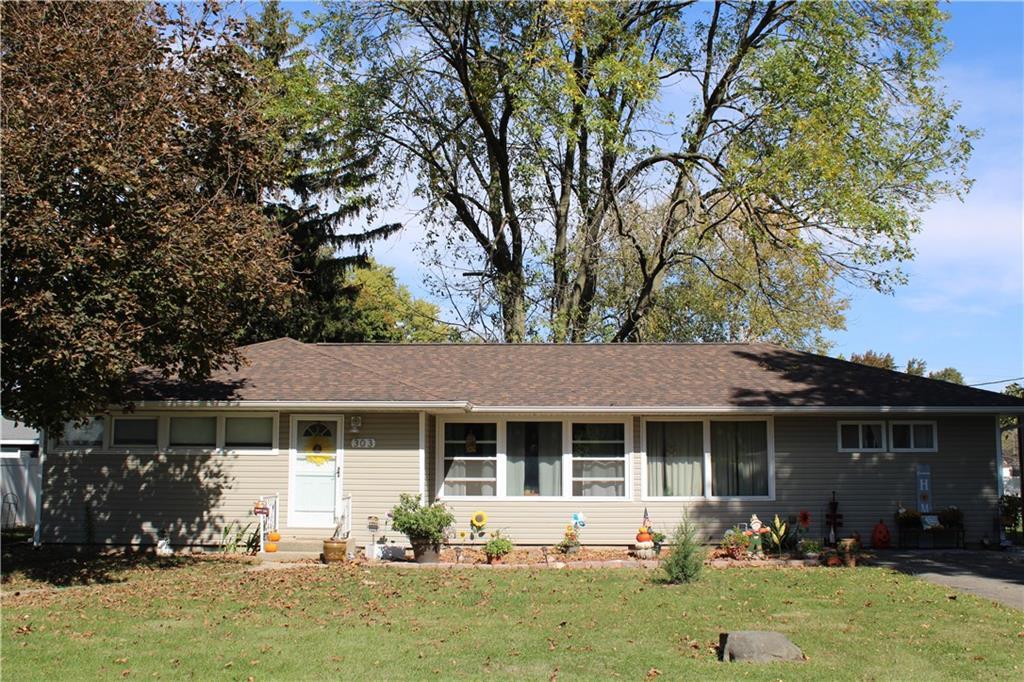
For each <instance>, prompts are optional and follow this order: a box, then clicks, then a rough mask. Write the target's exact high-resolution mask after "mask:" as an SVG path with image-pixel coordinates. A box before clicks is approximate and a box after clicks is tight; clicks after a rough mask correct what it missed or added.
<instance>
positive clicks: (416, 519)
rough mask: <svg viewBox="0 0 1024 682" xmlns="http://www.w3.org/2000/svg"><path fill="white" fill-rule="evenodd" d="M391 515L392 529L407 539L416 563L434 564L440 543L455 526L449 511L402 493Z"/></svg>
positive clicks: (437, 503) (439, 549)
mask: <svg viewBox="0 0 1024 682" xmlns="http://www.w3.org/2000/svg"><path fill="white" fill-rule="evenodd" d="M391 515H392V520H391V527H392V528H393V529H394V530H396V531H397V532H399V533H404V534H405V535H406V537H408V538H409V543H410V544H411V545H412V552H413V555H414V556H415V557H416V561H417V562H418V563H421V564H433V563H437V561H438V558H439V555H440V552H441V543H442V542H444V539H445V535H446V533H447V531H448V528H449V527H450V526H451V525H452V524H453V523H455V516H454V515H453V514H452V512H451V510H449V509H448V507H447V506H446V505H444V504H442V503H441V502H435V503H433V504H430V505H424V504H421V503H420V496H419V495H410V494H409V493H402V494H401V495H400V496H399V498H398V504H396V505H395V506H394V508H393V509H392V510H391Z"/></svg>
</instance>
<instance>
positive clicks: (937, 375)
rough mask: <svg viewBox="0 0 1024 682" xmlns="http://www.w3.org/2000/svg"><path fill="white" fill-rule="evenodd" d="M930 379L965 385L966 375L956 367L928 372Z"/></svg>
mask: <svg viewBox="0 0 1024 682" xmlns="http://www.w3.org/2000/svg"><path fill="white" fill-rule="evenodd" d="M928 378H929V379H941V380H942V381H949V382H952V383H954V384H962V383H964V375H963V374H961V373H960V370H958V369H957V368H956V367H945V368H943V369H940V370H938V371H935V372H928Z"/></svg>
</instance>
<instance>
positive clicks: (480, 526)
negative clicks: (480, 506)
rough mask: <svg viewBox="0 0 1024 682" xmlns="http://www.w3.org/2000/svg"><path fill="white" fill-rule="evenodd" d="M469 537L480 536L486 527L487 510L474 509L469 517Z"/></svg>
mask: <svg viewBox="0 0 1024 682" xmlns="http://www.w3.org/2000/svg"><path fill="white" fill-rule="evenodd" d="M469 527H470V538H473V537H477V538H482V537H483V536H484V528H486V527H487V512H482V511H475V512H473V516H472V517H471V518H470V519H469Z"/></svg>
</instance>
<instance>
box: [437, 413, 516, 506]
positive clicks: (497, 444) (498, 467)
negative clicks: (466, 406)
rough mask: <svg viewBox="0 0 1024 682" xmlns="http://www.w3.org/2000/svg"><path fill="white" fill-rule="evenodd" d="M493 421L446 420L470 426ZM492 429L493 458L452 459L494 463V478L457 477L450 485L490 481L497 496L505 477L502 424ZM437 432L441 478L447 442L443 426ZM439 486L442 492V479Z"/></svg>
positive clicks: (478, 497)
mask: <svg viewBox="0 0 1024 682" xmlns="http://www.w3.org/2000/svg"><path fill="white" fill-rule="evenodd" d="M495 421H496V420H494V419H473V420H471V421H465V420H455V419H451V420H448V423H451V424H471V423H472V424H493V423H495ZM494 428H495V435H494V456H493V457H491V456H489V455H464V456H462V457H454V458H453V459H460V460H464V461H470V462H491V461H493V462H494V477H493V478H490V477H486V476H476V477H473V476H468V477H467V476H462V477H459V478H453V479H451V480H452V483H488V482H490V481H494V492H495V494H497V492H498V491H499V490H502V489H503V488H501V487H500V486H503V485H504V484H505V476H504V467H505V457H504V452H505V434H504V429H503V427H502V424H496V425H495V427H494ZM439 432H440V433H439V435H440V438H441V446H440V450H441V472H442V476H443V474H444V460H445V456H444V449H445V447H444V446H445V445H446V444H447V442H448V441H446V440H445V437H444V427H443V426H442V427H440V428H439ZM477 442H481V443H490V442H491V441H487V440H485V441H477ZM440 485H441V490H442V491H443V490H444V480H443V479H442V480H441V484H440ZM494 497H495V495H458V496H456V495H449V496H448V499H467V500H475V499H493V498H494Z"/></svg>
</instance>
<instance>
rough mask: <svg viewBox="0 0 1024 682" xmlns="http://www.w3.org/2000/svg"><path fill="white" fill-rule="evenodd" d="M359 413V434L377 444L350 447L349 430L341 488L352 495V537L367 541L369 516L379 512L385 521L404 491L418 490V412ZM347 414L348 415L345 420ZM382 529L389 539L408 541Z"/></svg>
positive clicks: (414, 492)
mask: <svg viewBox="0 0 1024 682" xmlns="http://www.w3.org/2000/svg"><path fill="white" fill-rule="evenodd" d="M360 416H361V417H362V420H363V424H362V427H361V428H360V430H359V434H358V437H359V438H373V439H374V440H375V441H376V443H375V445H376V447H374V448H373V449H363V450H357V449H354V448H351V447H349V445H351V440H352V435H353V434H349V437H348V441H349V442H348V443H346V447H345V464H344V473H343V474H342V475H343V479H342V490H343V494H346V495H351V496H352V537H353V538H355V540H356V541H357V542H359V543H365V542H368V541H369V540H370V533H369V531H367V529H366V521H367V517H369V516H377V517H379V518H380V521H381V524H382V525H383V523H384V521H385V517H386V515H387V513H388V512H389V511H391V508H392V507H394V506H395V504H397V503H398V496H399V495H400V494H401V493H413V494H416V493H419V490H420V466H419V414H417V413H415V412H412V413H376V414H369V413H361V414H360ZM348 417H349V415H346V423H347V420H348ZM383 532H384V534H385V535H387V537H388V538H389V539H390V538H394V539H396V540H398V541H399V542H402V543H404V542H406V538H405V537H404V536H401V535H397V534H395V533H392V532H390V531H383ZM379 535H380V533H378V536H379Z"/></svg>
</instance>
